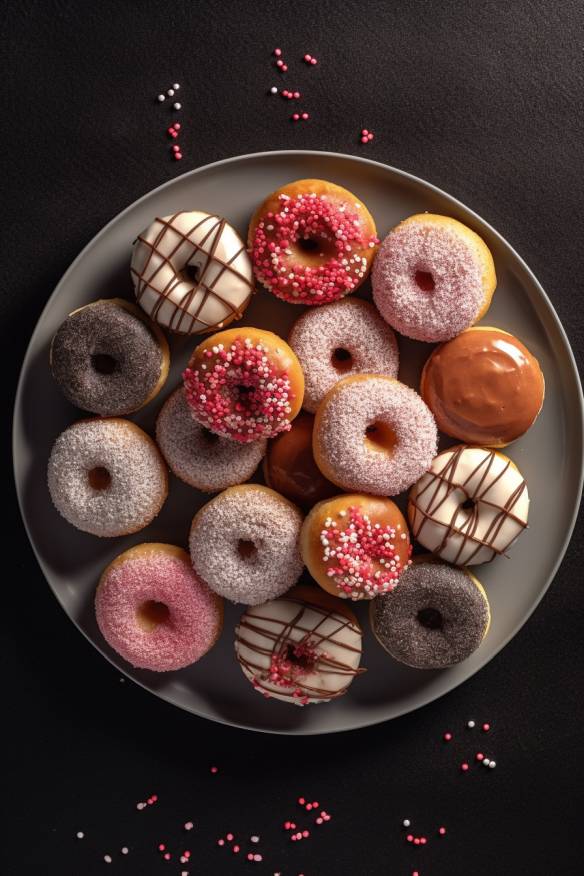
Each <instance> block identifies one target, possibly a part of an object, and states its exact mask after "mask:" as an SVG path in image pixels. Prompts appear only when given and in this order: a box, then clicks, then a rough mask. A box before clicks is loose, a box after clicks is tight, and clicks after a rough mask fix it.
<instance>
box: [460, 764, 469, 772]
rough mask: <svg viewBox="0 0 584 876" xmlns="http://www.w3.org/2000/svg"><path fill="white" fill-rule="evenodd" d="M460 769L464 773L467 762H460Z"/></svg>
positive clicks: (466, 768)
mask: <svg viewBox="0 0 584 876" xmlns="http://www.w3.org/2000/svg"><path fill="white" fill-rule="evenodd" d="M460 769H461V770H462V771H463V773H465V772H466V771H467V770H468V764H467V763H461V765H460Z"/></svg>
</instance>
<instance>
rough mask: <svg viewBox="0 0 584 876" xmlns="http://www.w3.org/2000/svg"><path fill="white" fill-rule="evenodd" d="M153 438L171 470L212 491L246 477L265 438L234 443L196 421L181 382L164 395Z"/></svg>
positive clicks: (263, 448)
mask: <svg viewBox="0 0 584 876" xmlns="http://www.w3.org/2000/svg"><path fill="white" fill-rule="evenodd" d="M156 442H157V444H158V447H159V448H160V450H161V452H162V455H163V456H164V458H165V459H166V462H167V463H168V465H169V467H170V469H171V470H172V471H173V472H174V474H175V475H176V476H177V477H178V478H180V479H181V480H182V481H184V482H185V483H187V484H190V486H191V487H195V488H196V489H197V490H203V491H205V492H209V493H214V492H217V491H219V490H224V489H225V488H226V487H231V486H233V485H234V484H242V483H243V482H244V481H247V480H249V478H250V477H251V476H252V475H253V473H254V471H255V470H256V468H257V467H258V465H259V464H260V462H261V459H262V457H263V455H264V453H265V452H266V444H267V441H266V439H265V438H260V439H259V441H252V442H250V443H249V444H236V443H235V441H230V440H229V438H222V437H221V436H220V435H215V433H214V432H210V431H209V430H208V429H207V428H205V426H202V425H201V424H200V423H198V422H197V421H196V420H195V418H194V417H193V416H192V414H191V409H190V407H189V405H188V404H187V400H186V398H185V391H184V388H183V387H182V386H179V388H178V389H175V391H174V392H173V393H172V394H171V395H170V396H169V397H168V398H167V400H166V401H165V403H164V405H163V406H162V409H161V411H160V413H159V415H158V419H157V421H156Z"/></svg>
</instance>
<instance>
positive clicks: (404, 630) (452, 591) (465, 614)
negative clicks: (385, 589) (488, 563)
mask: <svg viewBox="0 0 584 876" xmlns="http://www.w3.org/2000/svg"><path fill="white" fill-rule="evenodd" d="M370 620H371V627H372V629H373V634H374V635H375V638H376V639H377V641H378V642H379V644H380V645H381V646H382V648H385V650H386V651H387V652H388V654H390V655H391V656H392V657H393V658H394V659H395V660H398V661H399V662H400V663H405V664H406V665H407V666H412V667H413V668H415V669H445V668H446V667H447V666H454V665H455V664H457V663H461V662H462V661H463V660H466V659H467V658H468V657H470V655H471V654H473V653H474V652H475V651H476V650H477V648H478V647H479V645H480V644H481V642H482V641H483V639H484V637H485V636H486V634H487V631H488V629H489V624H490V620H491V614H490V608H489V600H488V599H487V594H486V593H485V591H484V589H483V587H482V585H481V583H480V581H478V579H477V578H475V576H474V575H473V574H471V573H470V572H469V571H468V569H464V568H463V569H460V568H456V567H454V566H448V565H446V563H440V562H435V561H433V562H432V561H430V562H428V561H424V560H422V559H420V560H415V561H414V563H413V564H412V565H411V566H410V567H409V568H408V569H406V570H405V572H404V573H403V575H402V577H401V580H400V583H399V587H397V588H396V590H395V591H394V592H393V593H389V594H388V595H387V596H381V597H380V598H379V599H375V600H374V601H373V602H372V603H371V607H370Z"/></svg>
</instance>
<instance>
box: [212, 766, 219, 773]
mask: <svg viewBox="0 0 584 876" xmlns="http://www.w3.org/2000/svg"><path fill="white" fill-rule="evenodd" d="M211 772H212V773H213V775H215V773H218V772H219V767H216V766H212V767H211Z"/></svg>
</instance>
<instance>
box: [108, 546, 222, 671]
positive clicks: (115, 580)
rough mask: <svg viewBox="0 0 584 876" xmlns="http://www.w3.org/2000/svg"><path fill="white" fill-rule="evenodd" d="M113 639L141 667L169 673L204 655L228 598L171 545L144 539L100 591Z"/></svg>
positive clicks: (115, 565) (110, 640)
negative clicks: (209, 586)
mask: <svg viewBox="0 0 584 876" xmlns="http://www.w3.org/2000/svg"><path fill="white" fill-rule="evenodd" d="M95 613H96V618H97V624H98V626H99V629H100V630H101V633H102V635H103V637H104V639H105V640H106V641H107V643H108V644H109V645H110V646H111V647H112V648H113V649H114V650H115V651H117V652H118V654H120V655H121V656H122V657H123V658H124V660H127V661H128V663H131V664H132V666H136V667H137V668H139V669H152V670H154V671H156V672H166V671H168V670H172V669H182V668H183V667H184V666H189V665H190V664H191V663H195V662H196V661H197V660H199V659H200V658H201V657H202V656H203V655H204V654H206V653H207V651H208V650H209V649H210V648H211V647H212V646H213V645H214V644H215V642H216V641H217V639H218V638H219V634H220V632H221V627H222V625H223V600H222V599H220V597H219V596H217V595H216V594H215V593H213V592H212V591H211V590H210V589H209V588H208V587H207V585H206V584H205V583H204V581H201V579H200V578H199V577H198V575H197V574H196V573H195V572H194V571H193V568H192V566H191V563H190V560H189V555H188V554H187V552H186V551H184V550H183V549H182V548H179V547H174V545H170V544H139V545H136V547H133V548H130V550H128V551H124V553H123V554H120V555H119V556H118V557H116V559H115V560H113V562H111V563H110V564H109V566H108V567H107V568H106V569H105V571H104V572H103V574H102V576H101V578H100V581H99V585H98V587H97V592H96V595H95Z"/></svg>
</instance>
